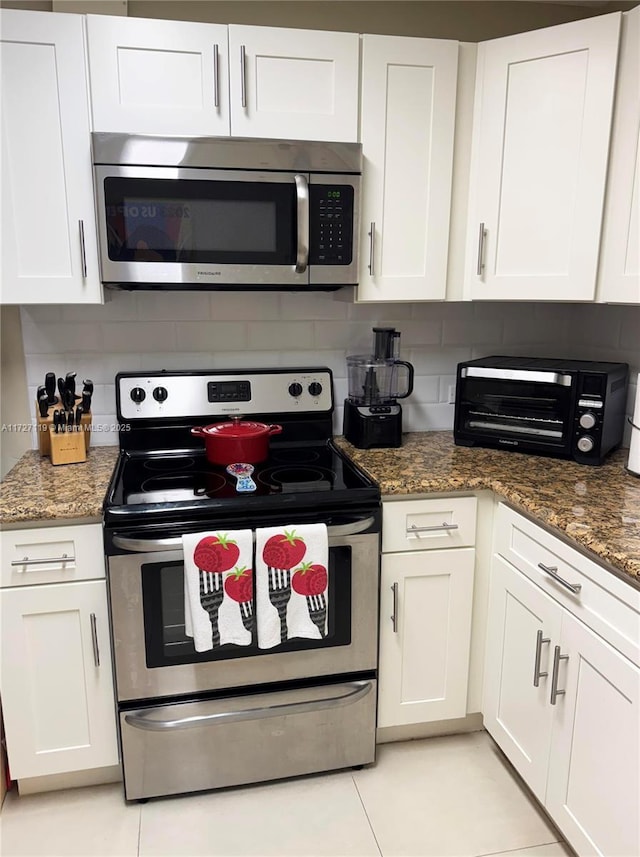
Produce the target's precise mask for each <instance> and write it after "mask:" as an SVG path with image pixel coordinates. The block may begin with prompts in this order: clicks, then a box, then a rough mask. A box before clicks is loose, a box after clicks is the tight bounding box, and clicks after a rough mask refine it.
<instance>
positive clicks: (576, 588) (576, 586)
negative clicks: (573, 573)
mask: <svg viewBox="0 0 640 857" xmlns="http://www.w3.org/2000/svg"><path fill="white" fill-rule="evenodd" d="M538 568H541V569H542V570H543V571H544V572H545V573H546V574H548V575H549V577H553V579H554V580H557V581H558V583H560V584H561V585H562V586H564V587H565V589H568V590H569V592H573V594H574V595H577V594H578V593H579V592H580V590H581V589H582V584H581V583H569V581H568V580H565V579H564V578H563V577H560V575H559V574H558V568H557V566H555V565H551V566H550V565H543V564H542V563H541V562H539V563H538Z"/></svg>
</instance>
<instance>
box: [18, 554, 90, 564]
mask: <svg viewBox="0 0 640 857" xmlns="http://www.w3.org/2000/svg"><path fill="white" fill-rule="evenodd" d="M75 561H76V558H75V556H68V555H67V554H66V553H63V554H62V556H53V557H47V558H45V559H29V557H28V556H25V557H24V558H23V559H15V560H13V561H12V563H11V565H12V566H16V565H53V564H54V563H59V562H61V563H62V564H63V565H64V563H66V562H75Z"/></svg>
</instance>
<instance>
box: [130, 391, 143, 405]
mask: <svg viewBox="0 0 640 857" xmlns="http://www.w3.org/2000/svg"><path fill="white" fill-rule="evenodd" d="M130 395H131V398H132V400H133V401H134V402H135V403H136V405H139V404H140V403H141V402H144V400H145V399H146V398H147V394H146V393H145V391H144V390H143V389H142V387H134V388H133V390H132V391H131V393H130Z"/></svg>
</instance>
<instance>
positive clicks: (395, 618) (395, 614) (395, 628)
mask: <svg viewBox="0 0 640 857" xmlns="http://www.w3.org/2000/svg"><path fill="white" fill-rule="evenodd" d="M391 591H392V592H393V613H392V614H391V616H390V617H389V618H390V619H391V624H392V625H393V633H394V634H397V633H398V583H397V582H396V583H394V584H393V586H392V587H391Z"/></svg>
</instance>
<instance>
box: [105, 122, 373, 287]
mask: <svg viewBox="0 0 640 857" xmlns="http://www.w3.org/2000/svg"><path fill="white" fill-rule="evenodd" d="M92 153H93V165H94V181H95V192H96V205H97V216H98V239H99V241H98V243H99V248H100V269H101V279H102V282H103V283H105V284H106V285H109V286H114V287H119V288H125V289H174V290H191V289H234V290H236V289H242V288H247V289H256V290H257V289H280V288H283V289H299V290H309V289H315V290H333V289H337V288H340V287H342V286H346V285H353V284H355V283H357V282H358V235H359V209H360V180H361V172H362V147H361V146H360V144H359V143H322V142H309V141H304V140H264V139H248V138H233V137H171V138H165V137H156V136H148V135H127V134H107V133H96V132H94V133H93V134H92Z"/></svg>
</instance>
